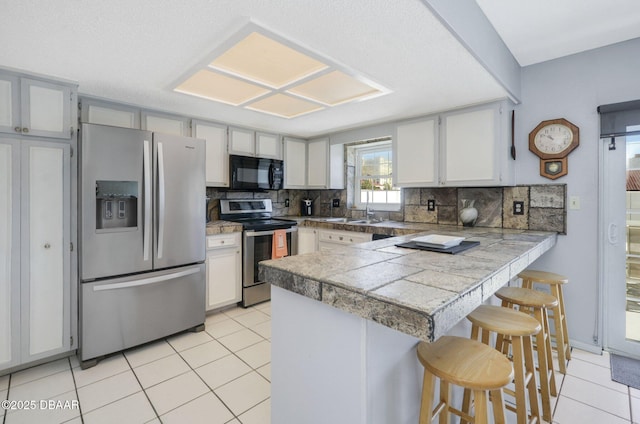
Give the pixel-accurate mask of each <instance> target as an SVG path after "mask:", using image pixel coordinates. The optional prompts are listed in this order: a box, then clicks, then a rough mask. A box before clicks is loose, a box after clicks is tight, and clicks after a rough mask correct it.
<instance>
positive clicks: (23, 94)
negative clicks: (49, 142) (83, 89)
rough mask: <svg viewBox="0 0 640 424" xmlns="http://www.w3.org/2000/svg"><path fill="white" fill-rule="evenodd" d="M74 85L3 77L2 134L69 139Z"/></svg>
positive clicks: (0, 100)
mask: <svg viewBox="0 0 640 424" xmlns="http://www.w3.org/2000/svg"><path fill="white" fill-rule="evenodd" d="M74 100H75V90H72V86H71V85H65V84H61V83H56V82H48V81H42V80H38V79H31V78H24V77H20V76H17V75H12V74H9V73H7V74H5V73H0V131H1V132H5V133H13V134H22V135H27V136H34V137H49V138H63V139H70V138H71V135H72V132H73V124H72V118H71V107H72V104H73V102H74Z"/></svg>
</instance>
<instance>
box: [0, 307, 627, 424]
mask: <svg viewBox="0 0 640 424" xmlns="http://www.w3.org/2000/svg"><path fill="white" fill-rule="evenodd" d="M270 315H271V305H270V304H269V303H266V304H261V305H257V306H255V307H252V308H248V309H242V308H234V309H229V310H226V311H223V312H220V313H216V314H214V315H210V316H208V317H207V322H206V330H205V331H204V332H200V333H184V334H181V335H178V336H173V337H170V338H167V339H166V340H162V341H158V342H154V343H151V344H148V345H145V346H142V347H139V348H135V349H130V350H127V351H125V352H124V354H117V355H113V356H111V357H109V358H108V359H105V360H103V361H101V362H100V363H99V364H98V365H97V366H96V367H94V368H90V369H87V370H84V371H83V370H81V369H80V368H79V366H78V361H77V359H76V358H75V357H72V358H67V359H60V360H58V361H54V362H50V363H47V364H44V365H40V366H37V367H34V368H30V369H27V370H24V371H20V372H16V373H14V374H12V375H10V376H4V377H0V399H7V398H8V399H9V400H25V399H26V400H31V399H49V400H54V401H59V402H60V403H59V404H58V405H62V406H65V405H67V406H73V405H74V404H72V403H71V402H72V401H75V402H78V401H79V402H78V403H79V408H78V407H75V408H73V407H67V408H60V409H55V410H41V409H39V408H38V409H36V410H30V411H25V410H23V411H9V412H7V413H6V414H4V411H0V418H1V420H0V421H1V422H2V423H3V424H14V423H29V424H38V423H46V424H55V423H73V424H77V423H86V424H93V423H114V422H115V423H118V424H125V423H141V424H143V423H165V424H168V423H190V424H191V423H200V422H202V423H205V422H206V423H208V424H226V423H228V424H269V423H270V412H271V403H270V382H269V381H270V379H271V372H270V371H271V368H270V359H271V358H270V354H271V353H270V349H271V343H270V339H271V316H270ZM557 382H558V387H559V388H560V396H558V398H556V401H555V413H554V423H557V424H617V423H620V424H623V423H627V424H629V423H634V424H640V390H635V389H630V388H629V387H627V386H624V385H622V384H618V383H615V382H613V381H611V378H610V372H609V356H608V354H607V353H605V354H604V355H603V356H598V355H593V354H590V353H587V352H583V351H580V350H577V349H574V350H573V359H572V360H571V362H569V366H568V369H567V375H566V376H562V375H561V374H558V375H557ZM65 402H67V403H66V404H65ZM508 418H509V422H514V418H515V415H514V414H508ZM277 424H291V423H277ZM336 424H338V423H336Z"/></svg>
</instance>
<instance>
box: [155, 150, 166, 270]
mask: <svg viewBox="0 0 640 424" xmlns="http://www.w3.org/2000/svg"><path fill="white" fill-rule="evenodd" d="M164 221H165V184H164V151H163V149H162V142H158V253H157V255H158V259H160V258H162V251H163V248H164Z"/></svg>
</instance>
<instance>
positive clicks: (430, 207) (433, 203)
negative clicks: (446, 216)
mask: <svg viewBox="0 0 640 424" xmlns="http://www.w3.org/2000/svg"><path fill="white" fill-rule="evenodd" d="M427 210H428V211H429V212H433V211H435V210H436V201H435V200H434V199H429V200H427Z"/></svg>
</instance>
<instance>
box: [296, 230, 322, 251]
mask: <svg viewBox="0 0 640 424" xmlns="http://www.w3.org/2000/svg"><path fill="white" fill-rule="evenodd" d="M317 250H318V230H317V229H315V228H312V227H298V255H302V254H303V253H311V252H316V251H317Z"/></svg>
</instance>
